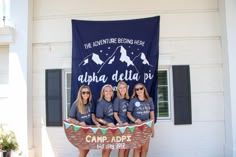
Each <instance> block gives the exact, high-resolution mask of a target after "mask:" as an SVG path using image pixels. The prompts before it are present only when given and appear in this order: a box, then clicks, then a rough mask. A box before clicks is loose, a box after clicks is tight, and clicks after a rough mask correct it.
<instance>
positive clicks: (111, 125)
mask: <svg viewBox="0 0 236 157" xmlns="http://www.w3.org/2000/svg"><path fill="white" fill-rule="evenodd" d="M107 126H108V127H112V128H114V127H115V124H113V123H107Z"/></svg>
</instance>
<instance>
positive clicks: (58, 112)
mask: <svg viewBox="0 0 236 157" xmlns="http://www.w3.org/2000/svg"><path fill="white" fill-rule="evenodd" d="M61 78H62V70H61V69H48V70H46V125H47V126H62V80H61Z"/></svg>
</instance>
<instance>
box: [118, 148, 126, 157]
mask: <svg viewBox="0 0 236 157" xmlns="http://www.w3.org/2000/svg"><path fill="white" fill-rule="evenodd" d="M124 155H125V149H119V152H118V157H125V156H124Z"/></svg>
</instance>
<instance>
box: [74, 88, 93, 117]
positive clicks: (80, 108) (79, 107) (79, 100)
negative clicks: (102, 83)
mask: <svg viewBox="0 0 236 157" xmlns="http://www.w3.org/2000/svg"><path fill="white" fill-rule="evenodd" d="M85 88H86V89H88V90H89V92H90V94H89V98H88V103H90V104H91V102H92V92H91V89H90V87H89V86H87V85H82V86H81V87H80V88H79V91H78V94H77V98H76V100H75V101H74V103H73V104H76V107H77V111H79V112H80V113H81V114H85V113H86V109H85V105H84V103H83V97H82V89H85Z"/></svg>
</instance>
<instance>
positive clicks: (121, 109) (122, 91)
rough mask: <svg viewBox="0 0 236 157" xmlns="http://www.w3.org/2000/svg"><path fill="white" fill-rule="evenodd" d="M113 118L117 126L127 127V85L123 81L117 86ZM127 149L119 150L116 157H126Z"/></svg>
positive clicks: (127, 154)
mask: <svg viewBox="0 0 236 157" xmlns="http://www.w3.org/2000/svg"><path fill="white" fill-rule="evenodd" d="M113 104H114V107H113V111H114V117H115V119H116V121H117V122H118V123H117V124H118V125H128V123H129V119H128V117H127V108H128V104H129V93H128V85H127V84H126V83H125V82H124V81H120V82H119V83H118V85H117V97H116V98H115V100H114V102H113ZM128 156H129V149H120V150H119V152H118V157H128Z"/></svg>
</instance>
